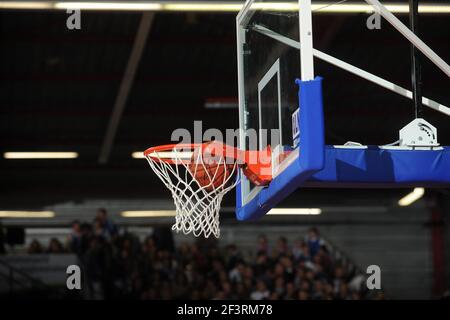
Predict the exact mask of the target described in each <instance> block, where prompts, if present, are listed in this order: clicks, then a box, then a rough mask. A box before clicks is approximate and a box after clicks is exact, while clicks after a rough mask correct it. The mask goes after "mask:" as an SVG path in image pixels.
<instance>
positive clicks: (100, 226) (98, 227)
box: [94, 217, 103, 236]
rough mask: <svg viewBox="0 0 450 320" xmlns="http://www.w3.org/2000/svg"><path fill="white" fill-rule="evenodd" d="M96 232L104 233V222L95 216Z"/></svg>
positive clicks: (98, 234) (98, 233) (96, 233)
mask: <svg viewBox="0 0 450 320" xmlns="http://www.w3.org/2000/svg"><path fill="white" fill-rule="evenodd" d="M94 234H95V235H97V236H100V235H102V234H103V223H102V220H101V219H100V218H98V217H97V218H95V220H94Z"/></svg>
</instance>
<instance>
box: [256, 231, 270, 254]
mask: <svg viewBox="0 0 450 320" xmlns="http://www.w3.org/2000/svg"><path fill="white" fill-rule="evenodd" d="M257 252H258V253H259V252H263V253H265V254H267V255H269V254H270V250H269V243H268V241H267V237H266V236H265V235H263V234H262V235H260V236H259V237H258V248H257Z"/></svg>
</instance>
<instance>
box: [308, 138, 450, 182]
mask: <svg viewBox="0 0 450 320" xmlns="http://www.w3.org/2000/svg"><path fill="white" fill-rule="evenodd" d="M327 184H329V185H327ZM333 184H337V185H333ZM306 185H307V186H308V185H309V186H311V185H313V186H314V185H317V186H320V187H327V186H330V187H331V186H332V187H358V186H368V187H377V186H381V187H404V186H405V185H411V186H442V185H447V186H450V147H443V149H442V150H391V149H381V148H379V147H377V146H369V147H368V149H353V148H348V149H342V148H335V147H333V146H326V147H325V166H324V168H323V170H321V171H319V172H317V173H315V174H314V175H313V176H312V177H311V178H310V179H309V180H308V182H307V183H306Z"/></svg>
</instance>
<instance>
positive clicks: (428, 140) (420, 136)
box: [399, 118, 439, 148]
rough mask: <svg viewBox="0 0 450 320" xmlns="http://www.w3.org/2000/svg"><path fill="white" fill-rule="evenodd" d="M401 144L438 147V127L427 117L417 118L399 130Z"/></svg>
mask: <svg viewBox="0 0 450 320" xmlns="http://www.w3.org/2000/svg"><path fill="white" fill-rule="evenodd" d="M399 136H400V146H407V147H429V148H433V147H438V146H439V143H438V141H437V129H436V127H434V126H433V125H432V124H430V123H429V122H427V121H426V120H425V119H422V118H417V119H414V120H413V121H411V122H410V123H408V124H407V125H406V126H404V127H403V128H402V129H401V130H400V131H399Z"/></svg>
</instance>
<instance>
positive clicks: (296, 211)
mask: <svg viewBox="0 0 450 320" xmlns="http://www.w3.org/2000/svg"><path fill="white" fill-rule="evenodd" d="M321 213H322V209H320V208H274V209H271V210H270V211H269V212H268V213H267V214H269V215H318V214H321Z"/></svg>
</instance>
